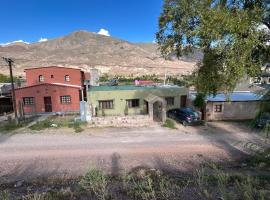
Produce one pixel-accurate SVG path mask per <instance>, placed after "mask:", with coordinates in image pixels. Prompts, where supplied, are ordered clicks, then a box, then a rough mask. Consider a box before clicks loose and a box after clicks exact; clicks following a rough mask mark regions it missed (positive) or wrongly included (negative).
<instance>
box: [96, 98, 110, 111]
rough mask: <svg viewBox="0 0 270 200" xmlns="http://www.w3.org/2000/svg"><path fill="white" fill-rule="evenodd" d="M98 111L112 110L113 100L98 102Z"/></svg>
mask: <svg viewBox="0 0 270 200" xmlns="http://www.w3.org/2000/svg"><path fill="white" fill-rule="evenodd" d="M98 103H99V109H113V100H106V101H99V102H98Z"/></svg>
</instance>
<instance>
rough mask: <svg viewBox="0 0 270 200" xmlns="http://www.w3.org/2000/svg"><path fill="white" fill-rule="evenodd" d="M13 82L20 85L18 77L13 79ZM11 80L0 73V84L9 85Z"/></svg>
mask: <svg viewBox="0 0 270 200" xmlns="http://www.w3.org/2000/svg"><path fill="white" fill-rule="evenodd" d="M13 80H14V82H15V83H17V84H18V85H20V82H21V81H20V78H19V77H16V76H15V77H13ZM10 82H11V80H10V77H9V76H6V75H4V74H1V73H0V83H10Z"/></svg>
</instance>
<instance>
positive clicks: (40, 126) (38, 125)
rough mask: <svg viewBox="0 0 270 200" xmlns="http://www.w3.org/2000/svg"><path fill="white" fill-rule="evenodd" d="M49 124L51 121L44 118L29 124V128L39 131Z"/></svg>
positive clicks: (48, 126)
mask: <svg viewBox="0 0 270 200" xmlns="http://www.w3.org/2000/svg"><path fill="white" fill-rule="evenodd" d="M51 125H52V122H51V121H50V120H48V119H45V120H43V121H38V122H37V123H35V124H34V125H32V126H30V127H29V128H30V129H31V130H35V131H40V130H44V129H46V128H50V127H51Z"/></svg>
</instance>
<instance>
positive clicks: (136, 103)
mask: <svg viewBox="0 0 270 200" xmlns="http://www.w3.org/2000/svg"><path fill="white" fill-rule="evenodd" d="M127 105H128V107H129V108H136V107H139V106H140V99H127Z"/></svg>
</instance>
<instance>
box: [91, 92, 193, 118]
mask: <svg viewBox="0 0 270 200" xmlns="http://www.w3.org/2000/svg"><path fill="white" fill-rule="evenodd" d="M149 94H153V95H156V96H159V97H162V98H165V97H174V105H173V106H167V110H168V109H172V108H179V107H180V105H181V96H182V95H187V94H188V90H187V89H186V88H184V87H179V88H175V87H174V88H155V89H151V90H150V89H149V90H143V89H138V90H111V91H91V89H90V91H89V92H88V100H89V101H88V102H89V103H90V104H91V105H92V106H93V108H95V107H96V109H97V116H102V115H105V116H118V115H125V114H128V115H138V114H146V107H145V104H144V99H145V98H146V97H147V96H148V95H149ZM127 99H139V101H140V106H139V107H137V108H128V107H127V103H126V100H127ZM101 100H113V102H114V107H113V109H104V110H103V111H102V110H100V109H99V102H98V101H101Z"/></svg>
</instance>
